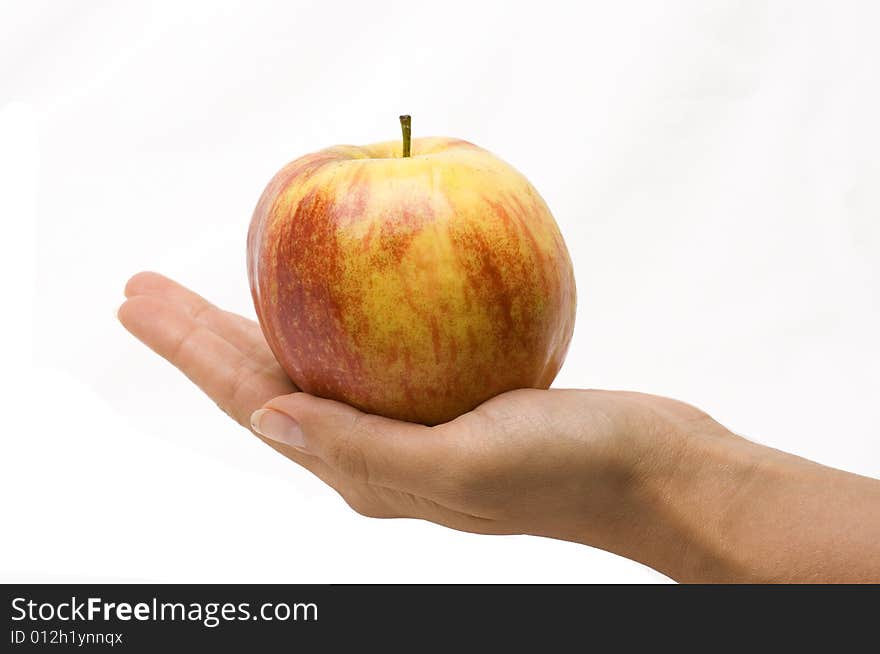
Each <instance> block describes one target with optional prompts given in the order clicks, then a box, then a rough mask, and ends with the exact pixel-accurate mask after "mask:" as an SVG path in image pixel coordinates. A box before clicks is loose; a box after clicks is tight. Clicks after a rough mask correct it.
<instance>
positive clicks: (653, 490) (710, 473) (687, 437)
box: [624, 418, 781, 581]
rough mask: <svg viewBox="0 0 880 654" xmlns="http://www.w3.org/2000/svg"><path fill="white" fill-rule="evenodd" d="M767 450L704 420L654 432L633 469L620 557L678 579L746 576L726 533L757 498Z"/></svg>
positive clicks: (769, 458)
mask: <svg viewBox="0 0 880 654" xmlns="http://www.w3.org/2000/svg"><path fill="white" fill-rule="evenodd" d="M771 452H775V451H774V450H770V449H769V448H765V447H763V446H760V445H758V444H755V443H752V442H750V441H748V440H746V439H744V438H741V437H739V436H736V435H735V434H733V433H732V432H730V431H728V430H727V429H725V428H724V427H722V426H721V425H719V424H718V423H716V422H714V421H713V420H711V419H709V418H707V419H705V420H700V421H697V422H695V423H691V422H683V423H682V422H678V421H671V422H670V423H668V424H665V425H663V427H662V428H661V429H657V430H656V431H655V433H654V434H653V435H652V443H651V444H650V445H649V447H648V448H647V450H646V451H645V452H644V453H643V454H642V456H640V457H639V459H638V461H637V462H636V463H635V464H634V466H635V467H634V470H633V474H632V483H631V485H630V489H629V494H630V499H629V504H630V505H631V506H632V507H633V517H634V520H633V524H632V529H631V535H630V539H629V541H628V543H627V545H626V547H627V548H628V551H626V552H625V554H624V555H625V556H629V557H630V558H633V559H635V560H637V561H640V562H641V563H644V564H646V565H648V566H650V567H652V568H654V569H655V570H658V571H660V572H662V573H663V574H666V575H668V576H669V577H671V578H673V579H675V580H677V581H706V580H710V579H711V580H715V581H725V580H732V579H744V578H746V577H747V576H748V571H747V570H746V569H745V568H744V566H743V565H741V563H740V562H739V561H738V559H737V556H736V551H735V550H734V549H733V548H732V543H731V540H730V538H729V530H730V526H731V522H732V521H734V520H736V516H737V515H738V514H739V513H740V507H741V506H742V505H744V504H747V503H748V502H749V501H751V498H753V497H754V496H755V495H756V494H758V492H759V491H758V487H759V486H760V483H761V474H760V471H761V470H762V469H763V467H764V466H765V465H766V464H767V461H768V460H772V458H773V457H772V456H768V453H771ZM780 454H781V453H780Z"/></svg>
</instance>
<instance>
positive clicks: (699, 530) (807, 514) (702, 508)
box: [633, 434, 880, 582]
mask: <svg viewBox="0 0 880 654" xmlns="http://www.w3.org/2000/svg"><path fill="white" fill-rule="evenodd" d="M670 452H675V455H676V457H677V459H678V460H677V461H670V462H668V463H666V464H660V465H656V466H655V469H654V471H653V473H654V474H653V476H648V477H646V478H645V483H644V484H643V486H642V488H641V490H640V505H641V507H642V515H643V516H644V519H643V527H642V530H643V536H642V539H641V541H642V545H643V547H642V549H641V551H639V552H634V553H633V554H634V557H633V558H638V559H639V560H643V561H644V562H646V563H647V564H648V565H652V567H655V568H656V569H658V570H661V571H662V572H664V573H666V574H668V575H670V576H671V577H673V578H674V579H676V580H679V581H685V582H868V581H873V582H877V581H880V481H877V480H874V479H869V478H866V477H861V476H859V475H854V474H850V473H846V472H843V471H840V470H835V469H832V468H827V467H825V466H821V465H818V464H816V463H813V462H811V461H807V460H805V459H802V458H800V457H796V456H793V455H790V454H786V453H784V452H780V451H778V450H774V449H772V448H768V447H763V446H761V445H757V444H755V443H751V442H749V441H747V440H745V439H742V438H738V437H736V436H733V435H732V434H727V435H725V436H718V435H713V436H711V437H707V438H700V437H688V438H687V439H686V441H685V442H684V443H683V444H682V447H681V448H680V449H679V450H677V451H675V450H670Z"/></svg>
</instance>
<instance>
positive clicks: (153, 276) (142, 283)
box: [125, 271, 275, 364]
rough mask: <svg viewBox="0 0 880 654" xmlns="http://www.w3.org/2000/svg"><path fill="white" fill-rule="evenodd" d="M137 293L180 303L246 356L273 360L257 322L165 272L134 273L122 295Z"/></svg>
mask: <svg viewBox="0 0 880 654" xmlns="http://www.w3.org/2000/svg"><path fill="white" fill-rule="evenodd" d="M139 295H148V296H152V297H159V298H164V299H166V300H168V301H170V302H173V303H175V304H177V305H179V306H180V307H182V308H183V309H184V310H185V311H186V312H187V313H188V314H189V315H190V316H191V317H192V318H193V319H194V320H197V321H198V322H201V323H202V324H204V325H205V326H206V327H207V328H208V329H210V330H211V331H213V332H215V333H216V334H218V335H219V336H222V337H223V338H225V339H226V340H228V341H229V342H230V343H232V344H233V345H234V346H235V347H237V348H238V349H239V350H241V351H242V353H243V354H244V355H245V356H247V357H249V358H259V359H260V360H261V362H265V363H267V364H268V363H271V362H272V361H274V360H275V358H274V356H273V355H272V352H271V351H270V350H269V347H268V345H266V340H265V338H264V337H263V332H262V330H261V329H260V326H259V325H258V324H257V323H255V322H254V321H253V320H248V319H247V318H245V317H244V316H239V315H237V314H234V313H231V312H229V311H224V310H223V309H220V308H219V307H217V306H215V305H213V304H211V303H210V302H208V301H207V300H206V299H205V298H203V297H202V296H201V295H199V294H198V293H195V292H193V291H191V290H189V289H188V288H186V287H185V286H182V285H181V284H178V283H177V282H175V281H174V280H172V279H169V278H168V277H165V276H164V275H160V274H159V273H155V272H149V271H146V272H140V273H138V274H136V275H134V276H133V277H132V278H131V279H129V280H128V283H127V284H126V285H125V297H127V298H132V297H137V296H139Z"/></svg>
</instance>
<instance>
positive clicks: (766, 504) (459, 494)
mask: <svg viewBox="0 0 880 654" xmlns="http://www.w3.org/2000/svg"><path fill="white" fill-rule="evenodd" d="M125 294H126V297H127V299H126V301H125V303H124V304H123V305H122V306H121V307H120V309H119V319H120V321H121V322H122V324H123V325H125V327H126V328H127V329H128V330H129V331H130V332H132V333H133V334H134V335H135V336H136V337H138V338H139V339H140V340H142V341H143V342H144V343H146V344H147V345H148V346H149V347H151V348H152V349H153V350H155V351H156V352H157V353H159V354H160V355H161V356H163V357H165V358H166V359H168V360H169V361H170V362H171V363H173V364H174V365H175V366H177V367H178V368H179V369H180V370H181V371H182V372H184V373H185V374H186V375H187V376H188V377H189V378H190V379H191V380H192V381H193V382H195V383H196V384H197V385H198V386H199V387H200V388H201V389H202V390H204V391H205V393H207V394H208V395H209V396H210V397H211V398H213V399H214V401H215V402H216V403H217V404H218V405H219V406H220V408H221V409H223V410H224V411H225V412H226V413H228V414H229V415H230V416H232V417H233V418H234V419H235V420H236V421H237V422H238V423H239V424H241V425H242V426H244V427H247V428H250V429H251V430H252V431H253V432H254V433H255V434H256V435H257V436H259V437H260V438H262V439H263V440H264V441H265V442H266V443H268V444H269V445H270V446H272V447H273V448H275V449H276V450H277V451H279V452H281V453H282V454H284V455H285V456H287V457H288V458H290V459H291V460H293V461H295V462H296V463H298V464H299V465H301V466H303V467H304V468H306V469H307V470H309V471H311V472H312V473H314V474H315V475H316V476H318V477H319V478H320V479H321V480H323V481H324V482H326V483H327V484H329V485H330V486H332V487H333V488H334V489H336V491H337V492H339V494H340V495H341V496H342V497H343V498H344V499H345V501H346V502H348V504H349V505H350V506H351V507H353V508H354V509H355V510H356V511H358V512H359V513H361V514H363V515H366V516H372V517H380V518H391V517H407V518H421V519H425V520H430V521H432V522H436V523H439V524H441V525H446V526H448V527H452V528H454V529H460V530H464V531H470V532H476V533H483V534H535V535H540V536H547V537H552V538H560V539H565V540H571V541H575V542H580V543H584V544H587V545H592V546H595V547H601V548H603V549H606V550H609V551H612V552H615V553H617V554H620V555H622V556H626V557H628V558H631V559H634V560H637V561H641V562H642V563H645V564H647V565H649V566H651V567H653V568H655V569H656V570H659V571H661V572H664V573H666V574H668V575H669V576H671V577H673V578H675V579H679V580H687V581H768V580H770V581H778V580H791V581H800V580H807V581H865V580H874V581H876V580H877V579H878V578H880V545H878V544H880V519H878V516H880V512H878V511H877V510H876V509H877V507H878V506H880V483H878V482H877V481H876V480H873V479H868V478H865V477H859V476H858V475H852V474H849V473H845V472H842V471H839V470H833V469H830V468H826V467H824V466H820V465H817V464H814V463H812V462H809V461H806V460H804V459H800V458H798V457H795V456H792V455H788V454H785V453H783V452H779V451H777V450H772V449H770V448H766V447H762V446H760V445H756V444H755V443H751V442H749V441H747V440H745V439H743V438H740V437H738V436H735V435H734V434H732V433H731V432H729V431H728V430H727V429H725V428H724V427H723V426H721V425H720V424H718V423H717V422H715V421H714V420H712V418H710V417H709V416H708V415H706V414H705V413H703V412H702V411H700V410H698V409H695V408H694V407H692V406H689V405H687V404H684V403H682V402H678V401H675V400H670V399H667V398H662V397H656V396H652V395H645V394H641V393H630V392H620V391H616V392H612V391H595V390H589V391H578V390H550V391H541V390H518V391H512V392H509V393H505V394H503V395H499V396H498V397H495V398H493V399H492V400H489V401H488V402H486V403H484V404H482V405H481V406H479V407H477V408H476V409H475V410H473V411H471V412H470V413H467V414H465V415H462V416H460V417H458V418H456V419H455V420H452V421H451V422H448V423H446V424H443V425H438V426H436V427H425V426H423V425H416V424H409V423H404V422H400V421H396V420H390V419H387V418H383V417H380V416H375V415H368V414H365V413H363V412H361V411H358V410H357V409H355V408H353V407H350V406H347V405H345V404H342V403H339V402H334V401H330V400H324V399H320V398H317V397H313V396H310V395H308V394H306V393H301V392H298V391H297V389H296V388H295V387H294V385H293V384H292V383H291V382H290V380H289V379H288V378H287V376H286V375H285V374H284V372H283V371H282V370H281V368H280V367H279V366H278V364H277V363H276V361H275V358H274V356H273V355H272V353H271V351H270V350H269V348H268V346H267V345H266V342H265V340H264V339H263V335H262V332H261V330H260V328H259V326H258V325H257V324H256V323H254V322H253V321H250V320H247V319H245V318H243V317H241V316H237V315H235V314H231V313H228V312H225V311H222V310H220V309H218V308H217V307H214V306H213V305H211V304H210V303H208V302H207V301H205V300H204V299H203V298H201V297H199V296H198V295H196V294H195V293H193V292H191V291H189V290H187V289H185V288H183V287H182V286H180V285H178V284H176V283H175V282H173V281H171V280H169V279H167V278H165V277H162V276H161V275H157V274H155V273H141V274H139V275H136V276H135V277H133V278H132V279H131V280H130V281H129V282H128V285H127V286H126V289H125Z"/></svg>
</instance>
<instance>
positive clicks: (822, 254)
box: [0, 0, 880, 582]
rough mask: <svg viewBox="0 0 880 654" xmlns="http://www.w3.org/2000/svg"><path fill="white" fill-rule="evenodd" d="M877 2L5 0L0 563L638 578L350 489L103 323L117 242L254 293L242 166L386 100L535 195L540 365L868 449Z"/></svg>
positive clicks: (216, 288) (397, 577)
mask: <svg viewBox="0 0 880 654" xmlns="http://www.w3.org/2000/svg"><path fill="white" fill-rule="evenodd" d="M239 5H240V6H239ZM242 7H246V8H242ZM878 25H880V11H878V5H877V4H876V3H871V2H864V3H861V4H857V3H848V2H827V3H818V2H813V3H810V2H787V3H765V2H706V1H705V0H701V1H695V2H677V3H671V2H662V3H661V2H643V3H633V2H594V3H575V2H565V3H553V2H547V1H542V2H540V3H535V2H530V3H528V4H521V5H520V4H515V3H512V2H495V3H488V2H473V1H470V2H465V3H452V2H432V3H425V4H423V3H420V2H417V1H415V0H411V1H410V2H400V3H377V2H349V3H344V4H343V3H333V2H324V1H315V2H299V3H295V2H278V3H274V4H270V3H259V2H250V3H237V2H206V3H203V4H194V3H181V2H168V3H159V2H150V3H147V2H137V3H136V2H94V1H91V2H85V1H68V2H63V1H61V2H59V1H51V2H49V1H42V2H37V1H34V0H29V1H27V2H25V1H17V2H11V3H10V2H4V3H3V4H2V6H0V211H2V213H0V220H2V241H0V242H2V252H3V254H2V257H0V266H2V271H0V272H2V275H0V283H2V296H0V297H2V320H3V326H2V331H3V333H2V339H0V348H2V350H3V352H2V363H3V375H2V383H3V385H4V387H5V390H4V392H3V395H2V397H3V402H4V407H3V408H4V410H3V423H2V424H3V430H2V431H3V433H2V441H0V442H2V454H0V503H2V525H3V526H2V527H0V531H2V536H0V579H3V580H5V581H9V580H38V581H39V580H42V581H49V580H57V581H69V580H94V581H108V580H109V581H112V580H152V581H181V582H188V581H263V582H267V581H279V582H280V581H290V582H297V581H299V582H343V581H348V582H369V581H376V582H385V581H388V582H391V581H423V582H428V581H439V582H446V581H450V582H451V581H474V582H477V581H528V582H532V581H547V582H565V581H572V582H652V581H663V580H664V579H665V578H664V577H662V576H661V575H659V574H657V573H655V572H653V571H651V570H648V569H647V568H644V567H642V566H640V565H638V564H635V563H632V562H630V561H627V560H625V559H622V558H618V557H616V556H613V555H611V554H608V553H605V552H601V551H597V550H593V549H590V548H587V547H584V546H580V545H574V544H570V543H561V542H553V541H550V540H543V539H538V538H529V537H485V536H474V535H468V534H461V533H456V532H452V531H448V530H445V529H443V528H441V527H437V526H434V525H429V524H426V523H420V522H415V521H376V520H369V519H366V518H362V517H359V516H357V515H356V514H354V513H353V512H351V511H350V510H349V509H348V508H347V507H346V506H345V504H344V503H343V502H342V501H341V500H340V499H339V498H338V497H337V496H336V495H335V493H334V492H333V491H332V490H330V489H329V488H326V487H324V486H322V485H321V484H320V482H318V481H317V480H316V479H315V478H313V477H311V476H310V475H309V474H308V473H306V472H305V471H303V470H301V469H298V468H297V467H296V466H295V465H294V464H292V463H291V462H289V461H288V460H286V459H284V458H282V457H280V456H278V455H276V454H274V453H273V452H272V451H271V450H270V449H269V448H267V447H265V446H264V445H262V444H261V443H259V442H258V441H257V440H256V439H255V438H253V437H252V436H250V435H249V434H248V433H247V432H245V431H244V430H242V429H241V428H239V427H237V426H236V425H234V424H233V423H232V422H231V421H230V420H229V419H228V418H227V417H226V416H225V415H223V414H222V413H221V412H220V411H218V410H217V409H216V407H215V406H214V405H213V404H212V402H211V401H210V400H208V399H207V398H205V397H203V396H202V395H201V394H200V392H199V391H198V390H197V389H196V388H195V387H193V386H191V385H190V383H189V382H188V381H187V380H186V379H185V378H184V377H183V376H182V375H180V374H178V373H177V372H176V371H174V370H173V369H172V368H171V367H170V366H169V365H168V364H166V363H165V362H163V361H162V360H160V359H159V358H157V357H156V356H155V355H153V354H152V353H151V352H149V351H148V350H147V349H146V348H144V347H143V346H141V345H140V344H139V343H137V342H136V341H135V340H134V339H133V338H131V337H130V336H129V335H128V334H127V333H126V332H125V331H124V330H123V329H122V328H121V327H120V326H119V325H118V323H117V322H116V321H115V318H114V314H115V310H116V308H117V306H118V304H119V303H120V301H121V299H122V288H123V285H124V283H125V281H126V279H127V278H128V276H129V275H130V274H132V273H134V272H136V271H138V270H141V269H155V270H160V271H162V272H164V273H166V274H168V275H170V276H172V277H174V278H177V279H179V280H180V281H182V282H183V283H185V284H187V285H190V286H192V287H194V288H196V289H197V290H199V291H200V292H201V293H203V294H204V295H206V296H207V297H208V298H209V299H211V300H213V301H215V302H217V303H218V304H221V305H222V306H224V307H227V308H230V309H233V310H236V311H239V312H242V313H245V314H247V315H253V310H252V307H251V303H250V297H249V294H248V290H247V280H246V274H245V267H244V256H245V249H244V241H245V234H246V230H247V226H248V221H249V218H250V214H251V211H252V209H253V207H254V205H255V203H256V200H257V197H258V196H259V194H260V192H261V191H262V189H263V186H264V185H265V183H266V182H267V181H268V180H269V178H270V177H271V175H272V174H273V173H274V172H275V171H276V170H277V169H278V168H279V167H280V166H281V165H282V164H284V163H286V162H287V161H289V160H291V159H293V158H296V157H298V156H300V155H302V154H304V153H307V152H310V151H313V150H316V149H319V148H322V147H325V146H329V145H333V144H337V143H355V144H362V143H368V142H372V141H377V140H384V139H388V138H396V137H397V135H398V133H399V132H398V125H397V116H398V114H400V113H404V112H407V113H411V114H412V115H413V117H414V131H415V133H416V135H429V134H430V135H438V134H439V135H450V136H458V137H462V138H465V139H468V140H471V141H473V142H475V143H478V144H480V145H482V146H484V147H487V148H489V149H490V150H492V151H493V152H495V153H496V154H498V155H499V156H501V157H502V158H504V159H505V160H507V161H509V162H510V163H512V164H513V165H514V166H515V167H517V168H519V169H520V170H521V171H522V172H524V173H525V174H526V176H527V177H529V178H530V179H531V181H532V182H533V183H534V185H535V186H536V187H537V188H538V189H539V191H540V192H541V193H542V194H543V196H544V197H545V199H546V200H547V202H548V204H549V205H550V207H551V209H552V210H553V212H554V214H555V216H556V218H557V221H558V222H559V225H560V227H561V229H562V232H563V234H564V236H565V238H566V240H567V242H568V245H569V248H570V250H571V253H572V259H573V261H574V265H575V270H576V275H577V282H578V290H579V310H578V319H577V328H576V332H575V336H574V341H573V344H572V348H571V352H570V354H569V357H568V360H567V362H566V364H565V367H564V368H563V371H562V373H561V374H560V376H559V378H558V380H557V383H556V385H557V386H563V387H566V386H572V387H604V388H626V389H635V390H642V391H647V392H654V393H660V394H665V395H670V396H673V397H677V398H680V399H684V400H687V401H690V402H692V403H694V404H696V405H698V406H700V407H702V408H704V409H706V410H708V411H709V412H710V413H712V414H713V415H714V416H715V417H716V418H718V419H719V420H720V421H722V422H723V423H724V424H726V425H728V426H729V427H730V428H731V429H733V430H735V431H737V432H739V433H742V434H745V435H748V436H749V437H751V438H753V439H755V440H758V441H761V442H764V443H767V444H771V445H773V446H775V447H779V448H781V449H785V450H788V451H792V452H796V453H798V454H801V455H803V456H806V457H809V458H812V459H815V460H818V461H821V462H823V463H826V464H829V465H833V466H837V467H841V468H844V469H847V470H852V471H855V472H859V473H862V474H866V475H871V476H875V477H876V476H880V439H878V426H877V425H878V423H880V415H878V414H880V411H878V407H880V401H878V397H880V372H878V371H880V355H878V346H877V338H878V337H877V335H878V333H880V306H878V298H880V263H878V261H880V257H878V255H880V183H878V181H880V167H878V152H880V130H878V123H880V121H878V116H880V92H878V77H877V75H878V72H877V65H878V61H880V40H878V39H877V29H878Z"/></svg>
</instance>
